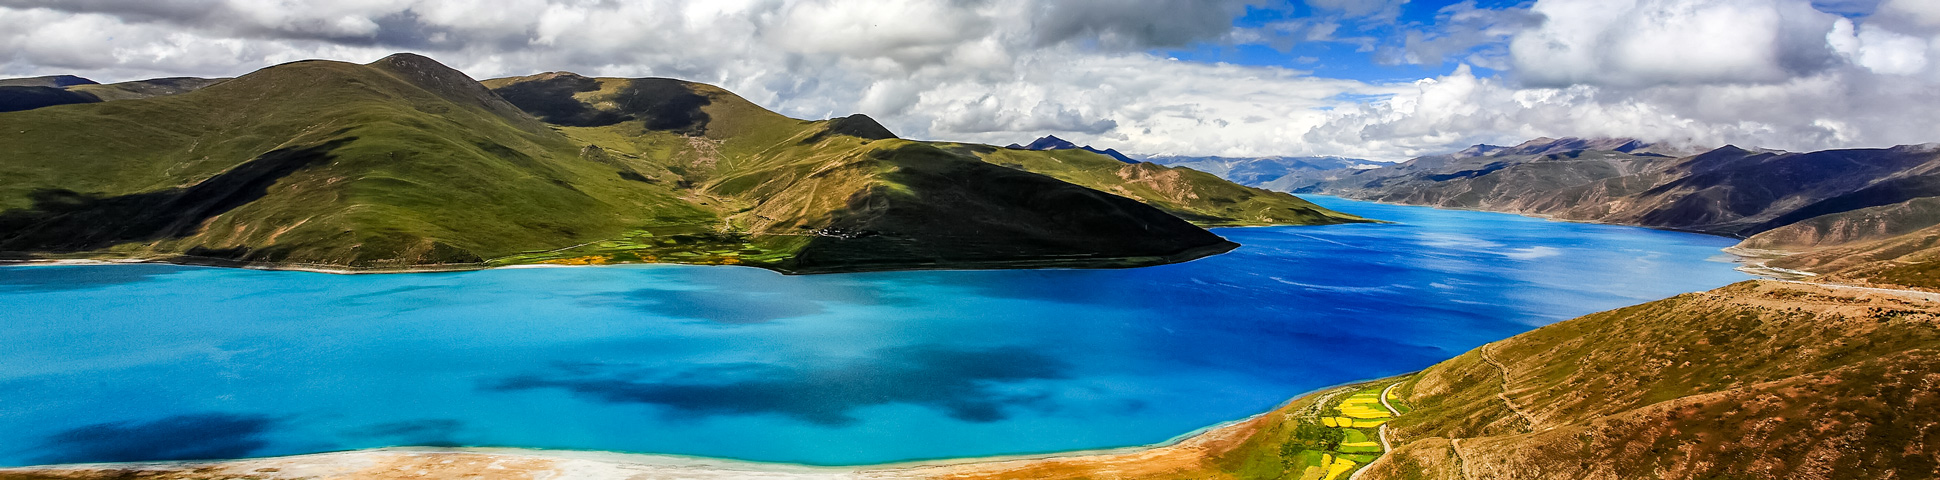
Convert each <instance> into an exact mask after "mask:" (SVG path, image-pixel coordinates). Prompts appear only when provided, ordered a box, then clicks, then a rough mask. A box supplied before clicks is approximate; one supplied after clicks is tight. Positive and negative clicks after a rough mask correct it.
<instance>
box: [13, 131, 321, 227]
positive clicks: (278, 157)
mask: <svg viewBox="0 0 1940 480" xmlns="http://www.w3.org/2000/svg"><path fill="white" fill-rule="evenodd" d="M355 139H356V138H355V137H349V138H342V139H338V140H333V141H330V142H327V143H323V144H320V145H314V146H309V147H301V148H285V149H280V150H276V151H272V152H269V153H265V154H263V155H262V156H259V157H256V159H254V160H250V161H249V162H247V163H244V164H242V165H238V166H236V167H235V168H231V169H229V171H226V172H223V173H221V174H218V175H216V176H214V177H210V178H209V179H208V180H204V181H202V182H201V183H197V184H195V185H194V186H190V187H188V188H171V189H167V190H159V191H153V192H143V193H134V194H128V195H117V196H106V197H104V196H98V195H94V194H87V193H79V192H75V191H72V190H66V189H41V190H36V191H34V192H33V193H32V194H30V197H31V198H32V199H33V202H34V206H33V207H30V208H25V209H16V210H9V211H5V212H0V232H3V233H0V251H12V252H28V251H39V252H80V251H90V250H99V249H102V248H107V247H110V246H114V245H117V244H122V243H129V242H152V241H156V240H163V239H169V238H181V237H186V236H190V235H194V234H195V233H196V231H197V230H198V229H200V228H201V226H202V223H203V222H205V221H207V220H209V219H211V218H215V217H216V216H217V215H222V214H223V213H227V212H229V211H230V210H234V209H236V207H241V206H243V205H246V204H248V203H249V202H253V201H256V200H257V199H259V198H263V196H264V195H267V194H268V193H269V187H270V186H271V185H275V184H276V182H277V181H278V180H281V179H282V178H283V177H286V176H289V175H290V174H292V173H296V171H298V170H302V169H304V168H305V167H309V166H312V165H319V164H323V163H327V162H329V161H330V159H331V158H333V156H332V155H331V152H332V151H334V150H336V149H337V148H338V147H341V146H343V145H344V144H346V143H349V142H351V141H353V140H355Z"/></svg>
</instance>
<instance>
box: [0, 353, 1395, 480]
mask: <svg viewBox="0 0 1940 480" xmlns="http://www.w3.org/2000/svg"><path fill="white" fill-rule="evenodd" d="M1405 375H1409V374H1403V375H1401V376H1405ZM1398 377H1400V376H1391V377H1385V378H1383V379H1376V380H1368V381H1357V382H1352V383H1344V384H1340V385H1331V386H1327V387H1323V388H1319V389H1315V390H1313V391H1310V392H1305V393H1302V394H1300V395H1297V396H1294V397H1293V398H1291V399H1288V400H1287V401H1285V402H1282V403H1280V404H1278V405H1275V406H1274V407H1273V408H1272V409H1269V410H1266V411H1264V412H1260V413H1257V414H1253V415H1250V416H1247V417H1245V418H1241V419H1236V420H1230V421H1225V422H1220V423H1217V424H1213V425H1210V426H1206V427H1202V428H1199V429H1196V430H1193V431H1190V432H1187V433H1185V434H1181V435H1179V436H1176V437H1173V438H1170V439H1167V440H1165V441H1163V442H1159V443H1153V444H1147V445H1137V446H1126V447H1109V448H1097V449H1086V450H1068V451H1060V452H1047V453H1034V454H1009V455H991V456H974V457H951V458H937V459H919V460H905V461H895V462H889V463H879V464H866V465H809V464H800V463H787V462H764V461H757V460H741V459H732V458H720V457H706V456H698V455H680V454H665V453H631V452H616V451H605V450H561V449H543V448H520V447H429V446H395V447H379V448H368V449H360V450H342V451H331V452H316V453H303V454H293V455H282V456H271V457H245V458H235V459H207V460H167V461H133V462H96V463H71V464H48V465H29V466H19V467H0V478H7V477H9V476H10V475H87V474H100V473H104V472H106V473H116V474H124V473H125V474H137V475H141V476H142V478H207V477H205V476H212V477H214V478H227V477H229V476H233V475H238V474H253V475H254V476H256V477H257V478H310V477H314V476H318V475H319V474H322V475H323V476H326V477H328V476H333V475H337V476H341V475H351V476H355V477H357V478H363V477H365V476H368V474H367V473H365V470H359V471H357V472H346V471H342V470H344V469H351V468H366V467H370V466H373V465H389V464H397V463H412V464H414V465H416V464H422V465H455V464H458V462H456V460H458V459H465V458H468V459H472V460H474V461H473V462H471V463H473V464H476V463H477V462H478V461H489V462H490V463H489V464H487V466H486V467H485V468H487V469H491V470H498V471H499V472H496V473H517V472H518V470H517V469H516V468H505V466H504V464H505V463H508V462H511V463H521V462H523V461H542V462H550V463H552V464H550V465H547V467H548V468H557V467H560V465H556V464H559V463H566V464H569V465H564V467H566V468H567V469H568V470H573V471H574V472H575V473H577V474H587V473H595V472H590V471H589V470H598V469H605V470H611V471H612V473H623V475H598V474H591V475H574V476H573V478H581V477H582V476H583V477H585V478H633V477H634V476H636V475H638V474H641V473H647V474H650V475H675V474H677V475H679V476H681V477H682V478H790V479H795V478H872V479H883V478H932V477H938V476H947V475H949V474H950V473H951V472H954V471H958V470H965V469H971V470H974V469H984V468H999V469H1001V468H1005V467H1010V466H1017V467H1022V466H1028V465H1032V464H1037V463H1043V462H1059V461H1074V460H1078V461H1082V460H1087V459H1110V458H1121V457H1139V456H1145V455H1152V454H1163V453H1168V451H1171V450H1187V451H1191V450H1195V449H1197V448H1198V444H1202V443H1208V442H1214V441H1219V440H1222V439H1227V438H1229V437H1232V436H1233V435H1235V434H1243V433H1247V431H1248V430H1249V427H1250V426H1251V425H1252V424H1253V423H1254V422H1256V421H1258V420H1261V419H1263V418H1267V416H1268V415H1272V414H1274V413H1277V412H1280V411H1282V410H1284V409H1286V408H1287V407H1288V406H1290V405H1293V404H1295V403H1297V402H1299V401H1301V400H1304V399H1306V398H1309V397H1312V396H1314V395H1318V394H1321V393H1325V392H1329V391H1333V390H1338V389H1340V388H1343V387H1348V386H1354V385H1361V384H1365V383H1368V382H1373V381H1381V380H1386V379H1390V378H1398ZM413 460H422V461H416V462H413ZM318 470H330V471H326V472H319V471H318ZM643 470H644V472H643ZM421 471H422V470H421ZM264 473H271V474H277V473H287V474H289V475H287V476H279V475H270V476H267V477H265V476H263V475H262V474H264ZM173 474H181V475H193V476H186V477H177V476H172V475H173ZM36 478H39V477H36ZM55 478H58V477H55ZM82 478H91V477H82ZM655 478H658V477H655Z"/></svg>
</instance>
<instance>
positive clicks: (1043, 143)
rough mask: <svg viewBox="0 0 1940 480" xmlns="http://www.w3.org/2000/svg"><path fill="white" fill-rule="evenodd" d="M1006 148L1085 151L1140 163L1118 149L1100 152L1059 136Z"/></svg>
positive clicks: (1047, 136) (1006, 146)
mask: <svg viewBox="0 0 1940 480" xmlns="http://www.w3.org/2000/svg"><path fill="white" fill-rule="evenodd" d="M1004 148H1011V149H1017V150H1038V151H1043V150H1084V151H1087V152H1091V153H1096V154H1099V155H1104V156H1107V157H1111V158H1114V159H1117V160H1118V161H1120V162H1125V163H1138V160H1133V159H1132V157H1128V156H1125V154H1123V153H1118V150H1117V149H1111V148H1107V149H1104V150H1099V149H1096V148H1092V147H1091V146H1090V145H1085V146H1082V147H1080V146H1078V144H1075V143H1071V142H1070V141H1068V140H1065V139H1062V138H1058V137H1057V135H1045V136H1044V137H1043V138H1039V139H1037V140H1032V141H1031V144H1030V145H1018V144H1015V143H1013V144H1010V145H1005V146H1004Z"/></svg>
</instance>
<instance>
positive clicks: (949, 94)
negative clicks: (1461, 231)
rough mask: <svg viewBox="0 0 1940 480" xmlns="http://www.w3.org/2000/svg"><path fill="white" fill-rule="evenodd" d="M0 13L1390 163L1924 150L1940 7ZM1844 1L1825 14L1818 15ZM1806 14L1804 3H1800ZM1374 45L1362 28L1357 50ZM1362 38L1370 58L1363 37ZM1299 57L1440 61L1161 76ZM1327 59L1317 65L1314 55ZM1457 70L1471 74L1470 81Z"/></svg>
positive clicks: (483, 70)
mask: <svg viewBox="0 0 1940 480" xmlns="http://www.w3.org/2000/svg"><path fill="white" fill-rule="evenodd" d="M1306 3H1307V4H1308V5H1309V6H1311V7H1312V8H1311V9H1310V10H1311V11H1312V12H1314V15H1313V16H1308V17H1301V18H1292V19H1287V20H1285V21H1279V22H1274V23H1271V24H1268V25H1266V26H1263V27H1257V28H1235V27H1233V25H1232V24H1233V19H1234V18H1236V17H1238V16H1240V15H1242V14H1244V13H1245V12H1246V11H1247V9H1248V8H1254V7H1260V6H1267V7H1272V6H1274V5H1282V6H1284V3H1267V2H1254V1H1247V0H882V1H867V2H864V1H855V0H722V1H712V2H687V1H676V0H641V1H628V2H610V1H581V0H435V1H434V0H333V1H326V0H274V1H260V0H0V75H6V76H24V75H42V74H54V73H73V74H80V75H84V76H90V77H93V78H96V79H97V80H129V79H136V78H147V77H157V76H173V75H195V76H232V75H239V74H242V73H247V72H248V71H250V70H253V69H255V68H260V67H262V66H266V65H271V64H275V63H281V62H287V61H294V60H301V59H307V58H329V59H340V60H346V61H355V62H368V61H372V60H375V59H377V58H381V57H383V56H384V55H387V54H390V53H393V52H396V51H416V52H419V53H423V54H426V55H429V56H431V57H433V58H437V59H438V60H440V61H443V62H446V63H447V64H450V65H452V66H454V67H457V68H459V69H461V70H464V71H466V72H467V73H470V74H472V75H473V76H476V77H479V78H490V77H497V76H506V75H525V74H532V73H538V72H543V71H558V70H566V71H574V72H578V73H582V74H588V75H606V76H668V77H677V78H684V79H689V80H694V81H701V82H707V83H712V84H716V85H720V86H722V87H725V88H728V89H730V90H733V91H735V92H736V93H739V94H741V95H742V96H744V97H747V98H748V99H750V100H752V101H755V102H756V103H759V104H762V105H764V106H767V107H770V108H773V109H775V110H777V111H780V112H782V113H784V114H788V115H792V116H796V117H804V118H827V117H833V116H839V115H847V114H850V113H867V114H870V115H871V116H875V117H877V118H878V119H879V120H881V121H883V123H885V124H886V125H887V126H889V127H890V128H892V129H893V130H895V131H897V132H898V133H900V134H903V135H905V136H909V137H914V138H929V139H940V140H957V141H977V142H985V143H996V144H1006V143H1011V142H1022V141H1027V140H1029V139H1030V138H1033V137H1036V136H1039V135H1043V134H1047V133H1055V134H1059V135H1060V136H1064V137H1065V138H1069V139H1071V140H1073V141H1076V142H1078V143H1091V144H1094V145H1099V146H1109V147H1114V148H1118V149H1120V150H1123V151H1129V152H1139V153H1152V154H1164V153H1172V154H1194V155H1229V156H1243V155H1349V156H1361V157H1367V158H1376V159H1401V158H1406V157H1409V156H1413V155H1419V154H1426V153H1439V152H1446V151H1452V150H1456V149H1460V148H1462V147H1463V146H1466V145H1467V144H1470V143H1476V142H1495V143H1502V142H1516V141H1520V140H1522V139H1526V138H1529V137H1533V136H1539V135H1548V136H1565V135H1574V136H1595V135H1609V136H1636V137H1642V138H1646V139H1651V140H1672V141H1687V142H1691V143H1696V144H1704V145H1716V144H1722V143H1737V144H1740V145H1746V146H1752V145H1756V146H1766V147H1776V148H1787V149H1814V148H1830V147H1848V146H1880V145H1889V144H1892V143H1918V142H1929V141H1936V140H1940V131H1935V127H1933V125H1940V121H1936V120H1940V118H1936V116H1935V115H1934V114H1932V113H1929V111H1932V110H1933V109H1930V108H1923V106H1924V105H1932V104H1934V102H1935V101H1940V93H1936V91H1937V89H1940V87H1937V86H1936V85H1940V50H1936V49H1940V11H1937V10H1940V8H1937V7H1935V6H1934V5H1935V3H1934V2H1931V1H1926V0H1885V1H1883V2H1878V4H1877V6H1876V7H1873V6H1872V5H1871V4H1870V3H1867V4H1866V5H1859V3H1865V2H1859V3H1853V2H1846V3H1852V5H1847V6H1846V7H1842V8H1850V9H1854V10H1857V11H1866V10H1867V9H1870V8H1876V9H1877V13H1874V14H1872V15H1866V14H1864V13H1848V14H1846V16H1840V15H1833V14H1828V13H1823V12H1822V11H1821V10H1819V9H1815V8H1814V7H1813V5H1812V4H1810V3H1807V2H1806V1H1805V0H1536V1H1535V2H1534V3H1533V4H1529V5H1525V6H1519V7H1512V8H1498V9H1489V8H1479V7H1477V6H1476V5H1475V4H1474V3H1473V2H1464V3H1458V4H1455V5H1452V6H1449V7H1446V8H1443V9H1441V10H1440V11H1439V12H1438V13H1437V15H1436V17H1435V21H1434V22H1433V23H1432V24H1427V25H1422V24H1407V25H1402V24H1399V23H1395V22H1397V20H1396V16H1397V15H1398V12H1399V11H1400V9H1401V8H1402V7H1404V6H1406V5H1407V2H1405V1H1404V0H1307V1H1306ZM1842 5H1844V3H1842ZM1821 8H1825V7H1821ZM1370 32H1375V33H1370ZM1379 32H1388V33H1389V34H1391V35H1389V37H1387V38H1382V39H1376V38H1372V37H1369V35H1381V34H1382V33H1379ZM1303 42H1336V43H1347V44H1351V45H1358V46H1359V47H1360V48H1364V49H1369V50H1372V49H1375V48H1376V45H1377V44H1379V45H1386V46H1387V47H1384V48H1389V49H1391V50H1390V51H1389V52H1388V53H1387V54H1384V55H1386V58H1388V59H1389V60H1391V61H1394V62H1397V63H1412V64H1420V65H1440V64H1443V63H1444V62H1453V63H1458V64H1461V65H1462V66H1460V67H1459V68H1456V69H1455V71H1454V72H1452V73H1450V74H1447V75H1442V76H1437V77H1435V78H1428V79H1422V80H1419V81H1413V82H1401V83H1393V84H1388V83H1370V82H1364V81H1357V80H1348V79H1335V78H1324V77H1318V76H1315V75H1313V74H1311V73H1309V72H1305V71H1301V70H1299V69H1298V68H1301V67H1302V66H1304V65H1309V64H1312V63H1314V62H1317V61H1319V59H1310V60H1304V61H1303V60H1298V59H1289V60H1288V62H1286V65H1288V66H1284V67H1274V66H1243V65H1230V64H1221V63H1209V62H1192V61H1179V60H1172V59H1169V58H1166V57H1165V56H1163V55H1160V54H1156V53H1154V52H1155V51H1158V50H1160V49H1168V48H1180V47H1186V48H1192V47H1194V46H1195V45H1208V44H1211V45H1233V44H1258V45H1267V46H1271V47H1274V48H1278V49H1281V51H1284V52H1289V55H1292V53H1291V52H1292V51H1293V48H1294V47H1296V46H1298V45H1300V44H1301V43H1303ZM1329 61H1332V60H1329ZM1468 65H1474V66H1476V67H1482V68H1486V69H1489V70H1494V71H1497V72H1499V73H1497V74H1488V73H1483V74H1478V73H1477V72H1478V71H1481V70H1477V69H1472V68H1469V67H1468Z"/></svg>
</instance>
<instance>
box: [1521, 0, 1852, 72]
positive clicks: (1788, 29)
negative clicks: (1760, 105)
mask: <svg viewBox="0 0 1940 480" xmlns="http://www.w3.org/2000/svg"><path fill="white" fill-rule="evenodd" d="M1532 10H1533V11H1534V12H1535V13H1536V14H1539V15H1542V16H1543V17H1544V18H1545V19H1544V21H1543V22H1542V23H1541V24H1540V25H1539V26H1537V27H1536V28H1532V29H1529V30H1525V31H1523V32H1522V33H1520V34H1517V35H1516V37H1515V40H1514V41H1513V42H1511V44H1510V51H1511V53H1512V54H1513V55H1514V57H1515V68H1516V71H1517V72H1518V74H1519V75H1520V77H1521V78H1522V79H1523V80H1524V81H1525V82H1527V83H1529V84H1531V85H1540V86H1564V85H1576V84H1591V85H1612V86H1640V85H1652V84H1659V83H1684V84H1720V83H1779V82H1784V81H1787V80H1789V79H1791V78H1794V77H1797V76H1801V75H1809V74H1812V73H1816V72H1818V71H1820V70H1823V69H1825V68H1827V67H1829V66H1831V65H1832V64H1833V55H1832V52H1831V51H1830V49H1829V48H1828V47H1827V45H1826V41H1825V38H1826V34H1827V32H1829V31H1830V30H1831V29H1832V28H1833V24H1834V22H1835V20H1837V19H1838V17H1837V16H1834V15H1832V14H1828V13H1824V12H1820V11H1818V10H1814V9H1813V8H1812V6H1811V4H1809V3H1806V2H1804V1H1800V0H1542V1H1539V2H1537V3H1536V5H1535V6H1534V8H1533V9H1532Z"/></svg>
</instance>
